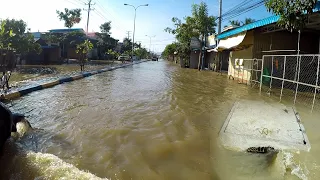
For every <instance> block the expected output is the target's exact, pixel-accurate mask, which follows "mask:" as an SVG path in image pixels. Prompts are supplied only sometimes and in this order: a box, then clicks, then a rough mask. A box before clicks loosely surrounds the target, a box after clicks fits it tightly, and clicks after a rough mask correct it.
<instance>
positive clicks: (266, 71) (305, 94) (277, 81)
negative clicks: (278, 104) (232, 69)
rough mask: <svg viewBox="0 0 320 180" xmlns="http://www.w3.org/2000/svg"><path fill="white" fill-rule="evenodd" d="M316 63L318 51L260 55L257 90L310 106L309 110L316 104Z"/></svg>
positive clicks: (319, 60)
mask: <svg viewBox="0 0 320 180" xmlns="http://www.w3.org/2000/svg"><path fill="white" fill-rule="evenodd" d="M319 66H320V54H302V55H264V56H263V57H262V67H261V70H262V73H261V78H260V93H261V92H266V93H267V94H269V95H270V96H271V95H272V96H279V98H280V101H289V102H293V104H296V103H299V104H301V105H304V106H310V108H311V111H313V110H314V108H319V106H320V86H319V85H320V78H319V76H320V74H319Z"/></svg>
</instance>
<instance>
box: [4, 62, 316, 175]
mask: <svg viewBox="0 0 320 180" xmlns="http://www.w3.org/2000/svg"><path fill="white" fill-rule="evenodd" d="M238 99H260V100H263V101H268V102H270V103H276V102H277V101H278V99H272V98H269V97H264V96H259V93H258V90H257V89H256V88H251V87H249V86H245V85H241V84H238V83H237V82H236V81H232V80H228V78H227V77H226V76H221V75H218V74H217V73H213V72H198V71H197V70H190V69H181V68H179V67H178V66H176V65H173V64H171V63H168V62H165V61H159V62H146V63H141V64H137V65H134V66H131V67H127V68H121V69H117V70H115V71H110V72H106V73H102V74H98V75H95V76H91V77H88V78H85V79H82V80H78V81H73V82H71V83H66V84H62V85H58V86H55V87H53V88H50V89H46V90H42V91H38V92H34V93H31V94H30V95H28V96H25V97H22V98H21V99H18V100H15V101H12V102H10V103H8V105H9V106H10V108H11V109H13V110H15V111H18V112H21V113H25V114H26V115H27V116H28V119H29V120H30V122H31V124H32V125H33V126H34V127H37V128H40V129H39V130H35V131H33V132H29V133H27V134H26V135H25V136H23V137H22V138H20V139H16V140H14V139H12V140H10V141H9V142H8V143H7V145H6V149H5V154H6V155H5V157H4V158H3V159H2V160H1V162H0V166H1V169H0V179H9V178H11V179H35V178H39V179H59V178H61V177H65V178H67V179H100V178H108V179H121V180H126V179H136V180H140V179H152V180H157V179H159V180H160V179H166V180H167V179H175V180H177V179H183V180H186V179H202V180H206V179H207V180H216V179H217V180H220V179H221V180H231V179H258V180H260V179H286V180H287V179H290V180H294V179H319V178H320V173H319V165H320V156H319V155H318V152H320V133H318V132H319V131H318V129H319V127H320V118H319V117H320V116H319V112H318V111H317V110H316V111H315V112H314V113H313V114H311V113H310V109H309V108H306V107H299V106H298V110H299V112H300V113H301V118H302V120H303V122H304V125H305V128H306V129H307V133H308V136H309V140H310V141H311V143H312V148H311V151H310V152H309V153H305V152H280V153H279V154H278V157H277V158H276V159H275V160H274V161H273V162H272V163H271V164H270V163H267V159H266V157H265V156H263V155H251V154H250V155H249V154H246V153H243V152H235V151H230V150H227V149H225V148H223V147H222V145H221V143H220V142H219V141H218V132H219V130H220V128H221V126H222V124H223V122H224V120H225V119H226V117H227V115H228V113H229V111H230V109H231V107H232V105H233V103H234V102H235V101H236V100H238Z"/></svg>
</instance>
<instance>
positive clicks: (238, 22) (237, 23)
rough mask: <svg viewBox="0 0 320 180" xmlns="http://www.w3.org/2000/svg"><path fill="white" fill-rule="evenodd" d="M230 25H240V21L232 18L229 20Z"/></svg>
mask: <svg viewBox="0 0 320 180" xmlns="http://www.w3.org/2000/svg"><path fill="white" fill-rule="evenodd" d="M229 22H230V24H231V25H233V26H241V22H240V21H238V20H232V21H229Z"/></svg>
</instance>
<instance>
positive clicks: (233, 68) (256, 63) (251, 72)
mask: <svg viewBox="0 0 320 180" xmlns="http://www.w3.org/2000/svg"><path fill="white" fill-rule="evenodd" d="M261 67H262V59H235V60H234V61H232V62H231V63H229V68H228V69H229V71H228V75H229V78H232V79H237V80H238V83H243V84H247V85H251V86H254V85H255V84H259V83H260V80H259V78H260V76H261V69H262V68H261Z"/></svg>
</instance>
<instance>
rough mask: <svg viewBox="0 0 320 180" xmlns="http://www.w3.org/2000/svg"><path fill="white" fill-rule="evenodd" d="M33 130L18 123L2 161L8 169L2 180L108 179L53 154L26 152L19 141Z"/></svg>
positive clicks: (22, 123) (1, 176) (24, 123)
mask: <svg viewBox="0 0 320 180" xmlns="http://www.w3.org/2000/svg"><path fill="white" fill-rule="evenodd" d="M31 130H32V128H31V127H30V126H29V125H28V124H27V123H26V122H24V121H22V122H19V123H17V133H13V134H12V135H13V138H12V139H10V140H8V143H7V147H6V151H7V152H6V155H5V156H4V157H3V159H2V161H1V166H2V164H3V165H5V167H6V169H4V170H3V171H4V172H6V174H5V175H3V174H2V175H1V173H0V179H2V178H9V179H35V180H40V179H41V180H44V179H59V180H63V179H66V180H67V179H68V180H69V179H77V180H78V179H79V180H82V179H83V180H87V179H90V180H100V179H106V178H100V177H97V176H95V175H94V174H92V173H90V172H86V171H83V170H80V169H78V168H77V167H75V166H74V165H72V164H70V163H67V162H65V161H63V160H62V159H60V158H59V157H57V156H55V155H53V154H48V153H41V152H34V151H27V150H25V148H24V147H23V145H22V144H20V143H19V139H20V138H21V137H23V136H24V135H26V133H28V131H31ZM3 176H4V177H3ZM106 180H107V179H106Z"/></svg>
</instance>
